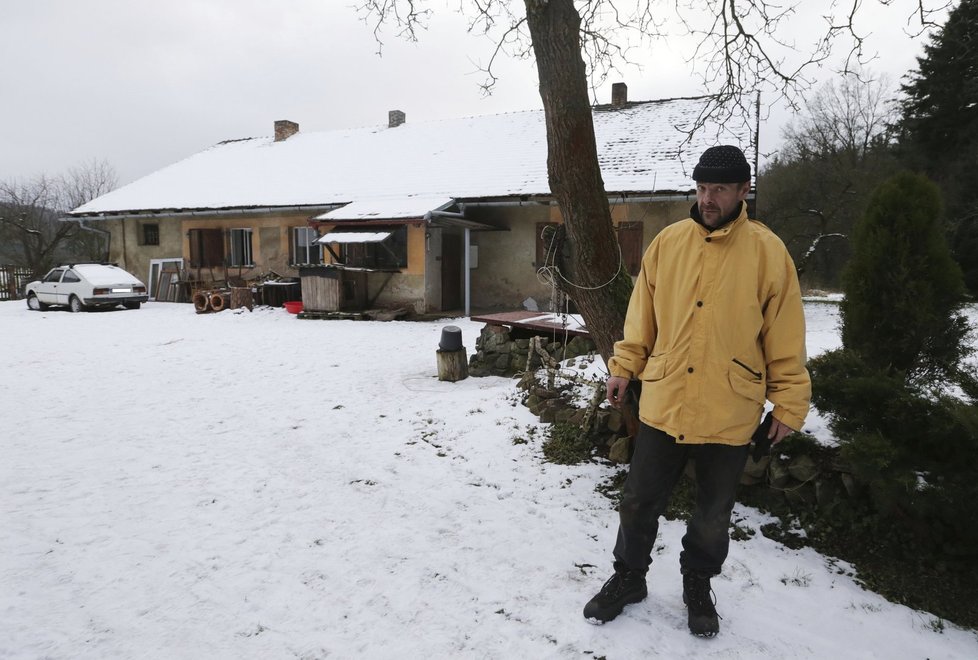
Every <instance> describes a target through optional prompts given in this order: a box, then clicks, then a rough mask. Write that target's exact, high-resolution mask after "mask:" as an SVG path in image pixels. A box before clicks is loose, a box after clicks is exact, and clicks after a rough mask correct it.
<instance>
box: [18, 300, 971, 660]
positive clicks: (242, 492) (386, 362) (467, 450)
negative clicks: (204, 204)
mask: <svg viewBox="0 0 978 660" xmlns="http://www.w3.org/2000/svg"><path fill="white" fill-rule="evenodd" d="M807 309H808V314H809V342H810V353H811V354H817V353H819V352H821V351H822V350H825V349H826V348H827V347H831V346H834V345H836V344H837V343H838V336H837V331H836V327H835V326H836V323H837V320H836V307H835V306H834V305H831V304H813V303H809V304H808V306H807ZM449 323H451V324H454V325H458V326H459V327H461V329H462V333H463V339H464V343H465V345H466V347H467V348H468V349H469V351H470V352H471V351H472V350H473V347H474V342H475V338H476V336H477V333H478V330H479V327H480V326H479V325H478V324H474V323H471V322H470V321H468V320H467V319H456V320H453V321H442V322H436V323H409V322H390V323H381V322H352V321H329V322H325V321H300V320H297V319H296V318H295V317H294V316H291V315H289V314H287V313H286V312H285V311H284V310H281V309H268V308H264V309H256V310H255V311H254V312H248V311H243V310H242V311H240V312H238V311H235V312H231V311H225V312H222V313H220V314H211V315H196V314H194V311H193V308H192V307H191V306H190V305H174V304H155V303H149V304H147V305H144V306H143V309H141V310H139V311H124V310H118V311H110V312H101V313H90V314H70V313H68V312H62V311H49V312H29V311H28V310H27V309H26V306H25V305H24V303H23V302H22V301H18V302H3V303H0V374H2V377H3V386H2V391H3V395H2V397H0V529H2V533H0V658H4V659H7V658H16V659H21V658H71V659H75V658H92V659H96V658H97V659H103V658H205V659H208V660H212V659H223V658H227V659H240V658H261V659H276V658H308V659H313V658H343V659H347V658H398V659H402V658H409V659H413V658H419V659H420V658H505V659H507V660H511V659H523V658H528V659H538V658H540V659H543V658H592V659H597V658H600V657H605V658H608V659H609V660H621V659H629V658H650V657H655V658H668V659H675V658H705V657H711V658H725V659H748V658H772V659H775V658H776V659H779V660H781V659H790V658H817V659H835V658H880V659H886V660H893V659H902V658H907V659H911V658H913V659H923V658H930V659H931V660H937V659H942V658H976V657H978V638H976V635H975V633H974V632H972V631H966V630H961V629H958V628H955V627H954V626H951V625H947V624H945V626H944V627H943V630H941V625H940V622H939V621H938V620H937V619H936V618H935V617H934V616H932V615H930V614H928V613H925V612H917V611H913V610H910V609H907V608H906V607H903V606H899V605H894V604H891V603H889V602H887V601H886V600H884V599H883V598H881V597H879V596H877V595H876V594H873V593H870V592H867V591H864V590H862V589H861V588H860V587H859V586H858V585H857V584H856V583H855V582H854V581H853V579H851V578H850V577H847V576H846V575H844V574H842V573H844V572H845V571H844V570H841V571H840V569H844V568H845V567H844V566H840V565H839V564H838V563H837V562H834V561H833V560H831V559H829V558H826V557H824V556H821V555H819V554H817V553H815V552H813V551H811V550H807V549H803V550H797V551H796V550H790V549H787V548H784V547H782V546H780V545H778V544H777V543H775V542H773V541H770V540H768V539H765V538H764V537H763V536H762V535H761V534H760V533H759V532H758V533H757V534H756V535H755V536H754V537H753V538H752V539H750V540H748V541H741V542H734V543H732V544H731V552H730V558H729V560H728V562H727V564H726V566H725V569H724V573H723V575H722V576H721V577H719V578H717V579H715V580H714V582H713V583H714V589H715V591H716V595H717V600H718V610H719V612H720V614H721V616H722V617H723V620H722V622H721V633H720V635H719V636H718V637H717V638H715V639H712V640H704V639H700V638H695V637H692V636H690V634H689V633H688V632H687V629H686V614H685V610H684V608H683V604H682V599H681V589H682V587H681V579H680V575H679V571H678V556H679V550H680V543H679V539H680V537H681V536H682V532H683V527H682V524H680V523H675V522H665V523H664V524H663V525H662V527H661V533H660V539H659V544H660V545H659V547H658V549H657V552H658V554H657V558H656V562H655V563H654V565H653V566H652V570H651V572H650V574H649V577H650V580H649V587H650V589H649V591H650V594H649V598H648V599H647V600H646V601H645V602H643V603H640V604H637V605H633V606H630V607H629V608H627V609H626V611H625V613H624V614H623V615H622V616H620V617H619V618H618V619H617V620H615V621H613V622H611V623H609V624H607V625H604V626H593V625H589V624H588V623H586V622H585V621H584V619H583V618H582V616H581V609H582V608H583V606H584V603H585V602H586V601H587V600H588V599H589V598H590V597H591V596H592V595H593V594H594V593H595V592H596V591H597V589H598V588H599V587H600V586H601V584H602V583H603V581H604V580H605V579H606V578H607V577H608V575H609V574H610V569H611V566H610V552H611V548H612V545H613V542H614V535H615V531H616V525H617V517H616V514H615V512H614V510H613V508H612V505H611V503H610V502H609V501H608V500H607V499H605V498H604V497H602V496H601V495H599V494H597V493H596V492H595V491H594V486H595V484H596V483H597V482H599V481H600V480H601V479H602V478H604V477H606V476H608V475H610V474H612V473H613V472H614V469H613V468H611V467H608V466H603V465H597V464H594V465H584V466H572V467H567V466H557V465H550V464H547V463H544V462H542V460H541V451H540V435H541V432H540V430H537V431H536V432H535V433H534V432H533V429H534V428H537V427H538V426H539V425H538V424H537V423H536V420H535V418H534V417H533V416H532V415H531V414H530V413H529V412H528V411H527V410H526V409H525V408H523V407H522V406H519V405H514V401H515V399H516V394H517V392H516V389H515V382H514V381H512V380H508V379H504V378H469V379H467V380H465V381H461V382H458V383H443V382H439V381H438V380H437V378H436V377H435V374H436V368H435V366H436V364H435V349H436V347H437V344H438V340H439V337H440V333H441V328H442V327H444V326H445V325H448V324H449ZM811 420H812V421H811V425H810V430H813V431H814V432H815V433H816V434H817V435H819V437H820V438H822V439H826V438H823V437H822V436H824V434H825V430H824V424H823V423H822V422H821V420H820V419H819V418H818V417H817V416H813V417H812V418H811ZM541 428H542V427H541ZM514 438H528V439H530V441H529V443H527V444H514V442H513V440H514ZM736 517H737V518H738V519H743V522H742V523H741V524H742V525H745V526H750V527H753V528H755V529H757V528H758V527H759V526H760V525H761V524H763V523H764V522H766V518H765V517H764V516H763V515H761V514H759V513H758V512H756V511H754V510H751V509H747V508H744V507H738V509H737V511H736Z"/></svg>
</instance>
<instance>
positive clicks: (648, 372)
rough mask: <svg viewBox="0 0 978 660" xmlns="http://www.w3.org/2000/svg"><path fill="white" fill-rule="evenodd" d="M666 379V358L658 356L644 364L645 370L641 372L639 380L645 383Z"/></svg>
mask: <svg viewBox="0 0 978 660" xmlns="http://www.w3.org/2000/svg"><path fill="white" fill-rule="evenodd" d="M665 377H666V357H665V356H664V355H660V356H658V357H652V358H649V361H648V362H646V363H645V369H643V370H642V375H641V379H642V380H647V381H656V380H662V379H663V378H665Z"/></svg>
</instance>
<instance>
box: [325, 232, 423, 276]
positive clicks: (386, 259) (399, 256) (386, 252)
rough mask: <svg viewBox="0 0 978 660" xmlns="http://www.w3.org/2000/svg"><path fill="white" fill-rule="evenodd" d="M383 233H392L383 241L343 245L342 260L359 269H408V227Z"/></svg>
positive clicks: (341, 249)
mask: <svg viewBox="0 0 978 660" xmlns="http://www.w3.org/2000/svg"><path fill="white" fill-rule="evenodd" d="M378 231H381V230H378ZM383 231H390V232H391V235H390V237H389V238H386V239H384V240H383V241H379V242H369V243H341V244H340V259H341V260H342V261H343V263H344V264H346V265H347V266H356V267H358V268H407V226H406V225H401V226H400V227H398V228H396V229H392V230H383Z"/></svg>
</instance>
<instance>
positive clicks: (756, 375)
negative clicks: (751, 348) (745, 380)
mask: <svg viewBox="0 0 978 660" xmlns="http://www.w3.org/2000/svg"><path fill="white" fill-rule="evenodd" d="M733 363H734V364H736V365H737V366H738V367H740V368H741V369H743V370H744V371H745V372H746V373H748V374H750V375H751V376H753V377H754V378H755V379H756V380H761V379H762V378H764V374H762V373H761V372H760V371H754V370H753V369H751V368H750V367H749V366H747V364H746V363H745V362H743V361H741V360H738V359H737V358H734V359H733Z"/></svg>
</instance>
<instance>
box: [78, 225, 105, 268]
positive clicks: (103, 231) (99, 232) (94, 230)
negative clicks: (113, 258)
mask: <svg viewBox="0 0 978 660" xmlns="http://www.w3.org/2000/svg"><path fill="white" fill-rule="evenodd" d="M78 226H79V227H81V228H82V229H84V230H85V231H93V232H95V233H96V234H102V235H103V236H105V257H104V258H103V259H102V261H108V260H109V254H110V253H111V251H112V250H111V248H112V232H110V231H109V230H108V229H98V228H96V227H89V226H88V225H87V224H85V221H84V220H79V221H78Z"/></svg>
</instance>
